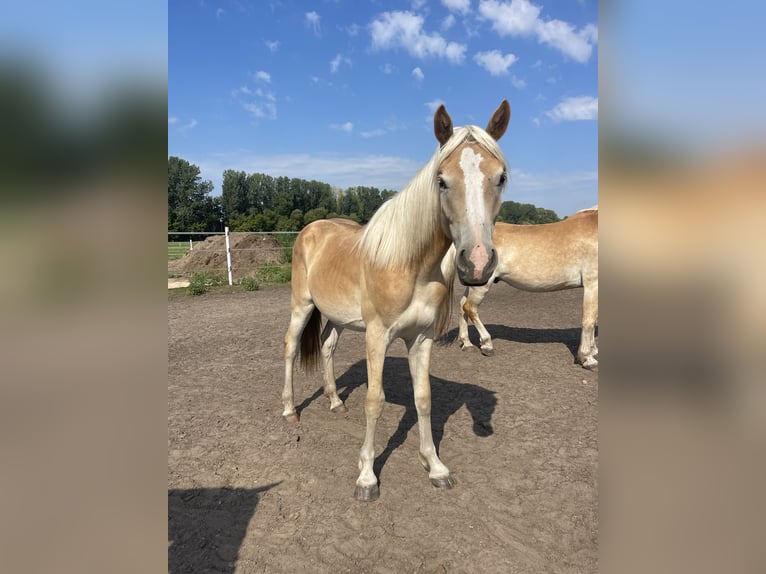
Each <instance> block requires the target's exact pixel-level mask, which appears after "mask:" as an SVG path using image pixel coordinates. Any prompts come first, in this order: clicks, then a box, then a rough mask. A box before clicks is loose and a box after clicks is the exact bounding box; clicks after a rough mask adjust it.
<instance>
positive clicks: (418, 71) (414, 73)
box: [411, 68, 425, 82]
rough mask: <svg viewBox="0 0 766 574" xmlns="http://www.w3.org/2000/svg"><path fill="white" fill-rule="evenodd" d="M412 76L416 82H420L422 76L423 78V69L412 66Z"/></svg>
mask: <svg viewBox="0 0 766 574" xmlns="http://www.w3.org/2000/svg"><path fill="white" fill-rule="evenodd" d="M411 74H412V77H413V78H415V80H417V81H418V82H422V81H423V78H425V75H424V74H423V70H421V69H420V68H413V69H412V72H411Z"/></svg>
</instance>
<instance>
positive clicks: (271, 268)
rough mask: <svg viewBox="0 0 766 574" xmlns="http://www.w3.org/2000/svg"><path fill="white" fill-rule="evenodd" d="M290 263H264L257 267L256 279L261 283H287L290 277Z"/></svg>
mask: <svg viewBox="0 0 766 574" xmlns="http://www.w3.org/2000/svg"><path fill="white" fill-rule="evenodd" d="M292 271H293V269H292V265H290V264H282V265H264V266H263V267H260V268H259V269H258V272H257V274H256V279H257V280H258V281H260V282H261V283H289V282H290V279H291V278H292Z"/></svg>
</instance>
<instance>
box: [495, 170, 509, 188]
mask: <svg viewBox="0 0 766 574" xmlns="http://www.w3.org/2000/svg"><path fill="white" fill-rule="evenodd" d="M506 181H508V176H507V175H506V173H505V172H503V173H501V174H500V180H499V181H498V183H497V185H505V182H506Z"/></svg>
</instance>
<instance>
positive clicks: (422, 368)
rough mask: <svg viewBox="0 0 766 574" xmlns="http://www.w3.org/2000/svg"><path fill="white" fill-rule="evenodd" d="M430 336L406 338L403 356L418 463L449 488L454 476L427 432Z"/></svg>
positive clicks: (440, 485)
mask: <svg viewBox="0 0 766 574" xmlns="http://www.w3.org/2000/svg"><path fill="white" fill-rule="evenodd" d="M432 343H433V339H432V338H431V337H425V336H424V335H419V336H418V337H416V338H415V339H413V340H411V341H408V342H407V349H408V351H409V353H408V355H407V358H408V361H409V364H410V374H411V375H412V390H413V394H414V395H415V409H416V410H417V412H418V434H419V435H420V452H419V453H418V458H419V459H420V464H422V465H423V468H425V469H426V470H427V471H428V478H429V479H430V480H431V484H433V485H434V486H435V487H437V488H444V489H447V488H452V487H453V486H455V484H456V482H455V479H454V478H453V477H452V476H451V475H450V472H449V469H448V468H447V467H446V466H444V463H442V461H441V460H439V456H438V455H437V454H436V446H434V439H433V435H432V434H431V380H430V375H429V373H428V371H429V365H430V362H431V345H432Z"/></svg>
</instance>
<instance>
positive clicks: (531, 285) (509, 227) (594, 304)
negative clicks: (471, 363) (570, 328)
mask: <svg viewBox="0 0 766 574" xmlns="http://www.w3.org/2000/svg"><path fill="white" fill-rule="evenodd" d="M494 242H495V248H496V249H497V257H498V263H497V267H495V271H494V272H493V273H492V277H491V278H490V280H489V282H488V283H487V284H486V285H483V286H472V287H466V290H465V293H464V295H463V297H462V298H461V299H460V312H459V313H458V317H459V335H458V341H459V343H460V346H461V347H462V349H463V350H466V349H472V348H474V346H473V345H472V344H471V341H470V339H469V337H468V321H467V319H466V317H468V318H470V319H471V321H472V322H473V324H474V325H475V326H476V329H477V330H478V331H479V340H480V345H481V347H480V350H481V353H482V354H483V355H487V356H489V355H492V354H494V348H493V346H492V337H490V335H489V333H488V332H487V329H486V328H485V327H484V324H483V323H482V322H481V319H479V305H481V302H482V301H483V300H484V297H485V296H486V295H487V292H488V291H489V288H490V286H491V285H493V284H494V283H497V282H498V281H505V282H506V283H508V285H511V286H512V287H516V288H517V289H522V290H523V291H538V292H539V291H561V290H563V289H572V288H575V287H582V288H583V306H582V332H581V336H580V346H579V348H578V350H577V361H578V362H579V363H580V364H581V365H582V366H583V367H584V368H586V369H594V368H595V367H597V366H598V358H597V357H598V348H597V346H596V339H595V327H596V323H597V322H598V206H595V207H592V208H590V209H583V210H580V211H578V212H577V213H575V214H574V215H572V216H571V217H568V218H567V219H564V220H563V221H558V222H556V223H545V224H542V225H513V224H510V223H502V222H497V223H496V224H495V234H494ZM453 256H454V252H452V251H450V252H448V253H447V255H446V257H447V258H449V257H453Z"/></svg>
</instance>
